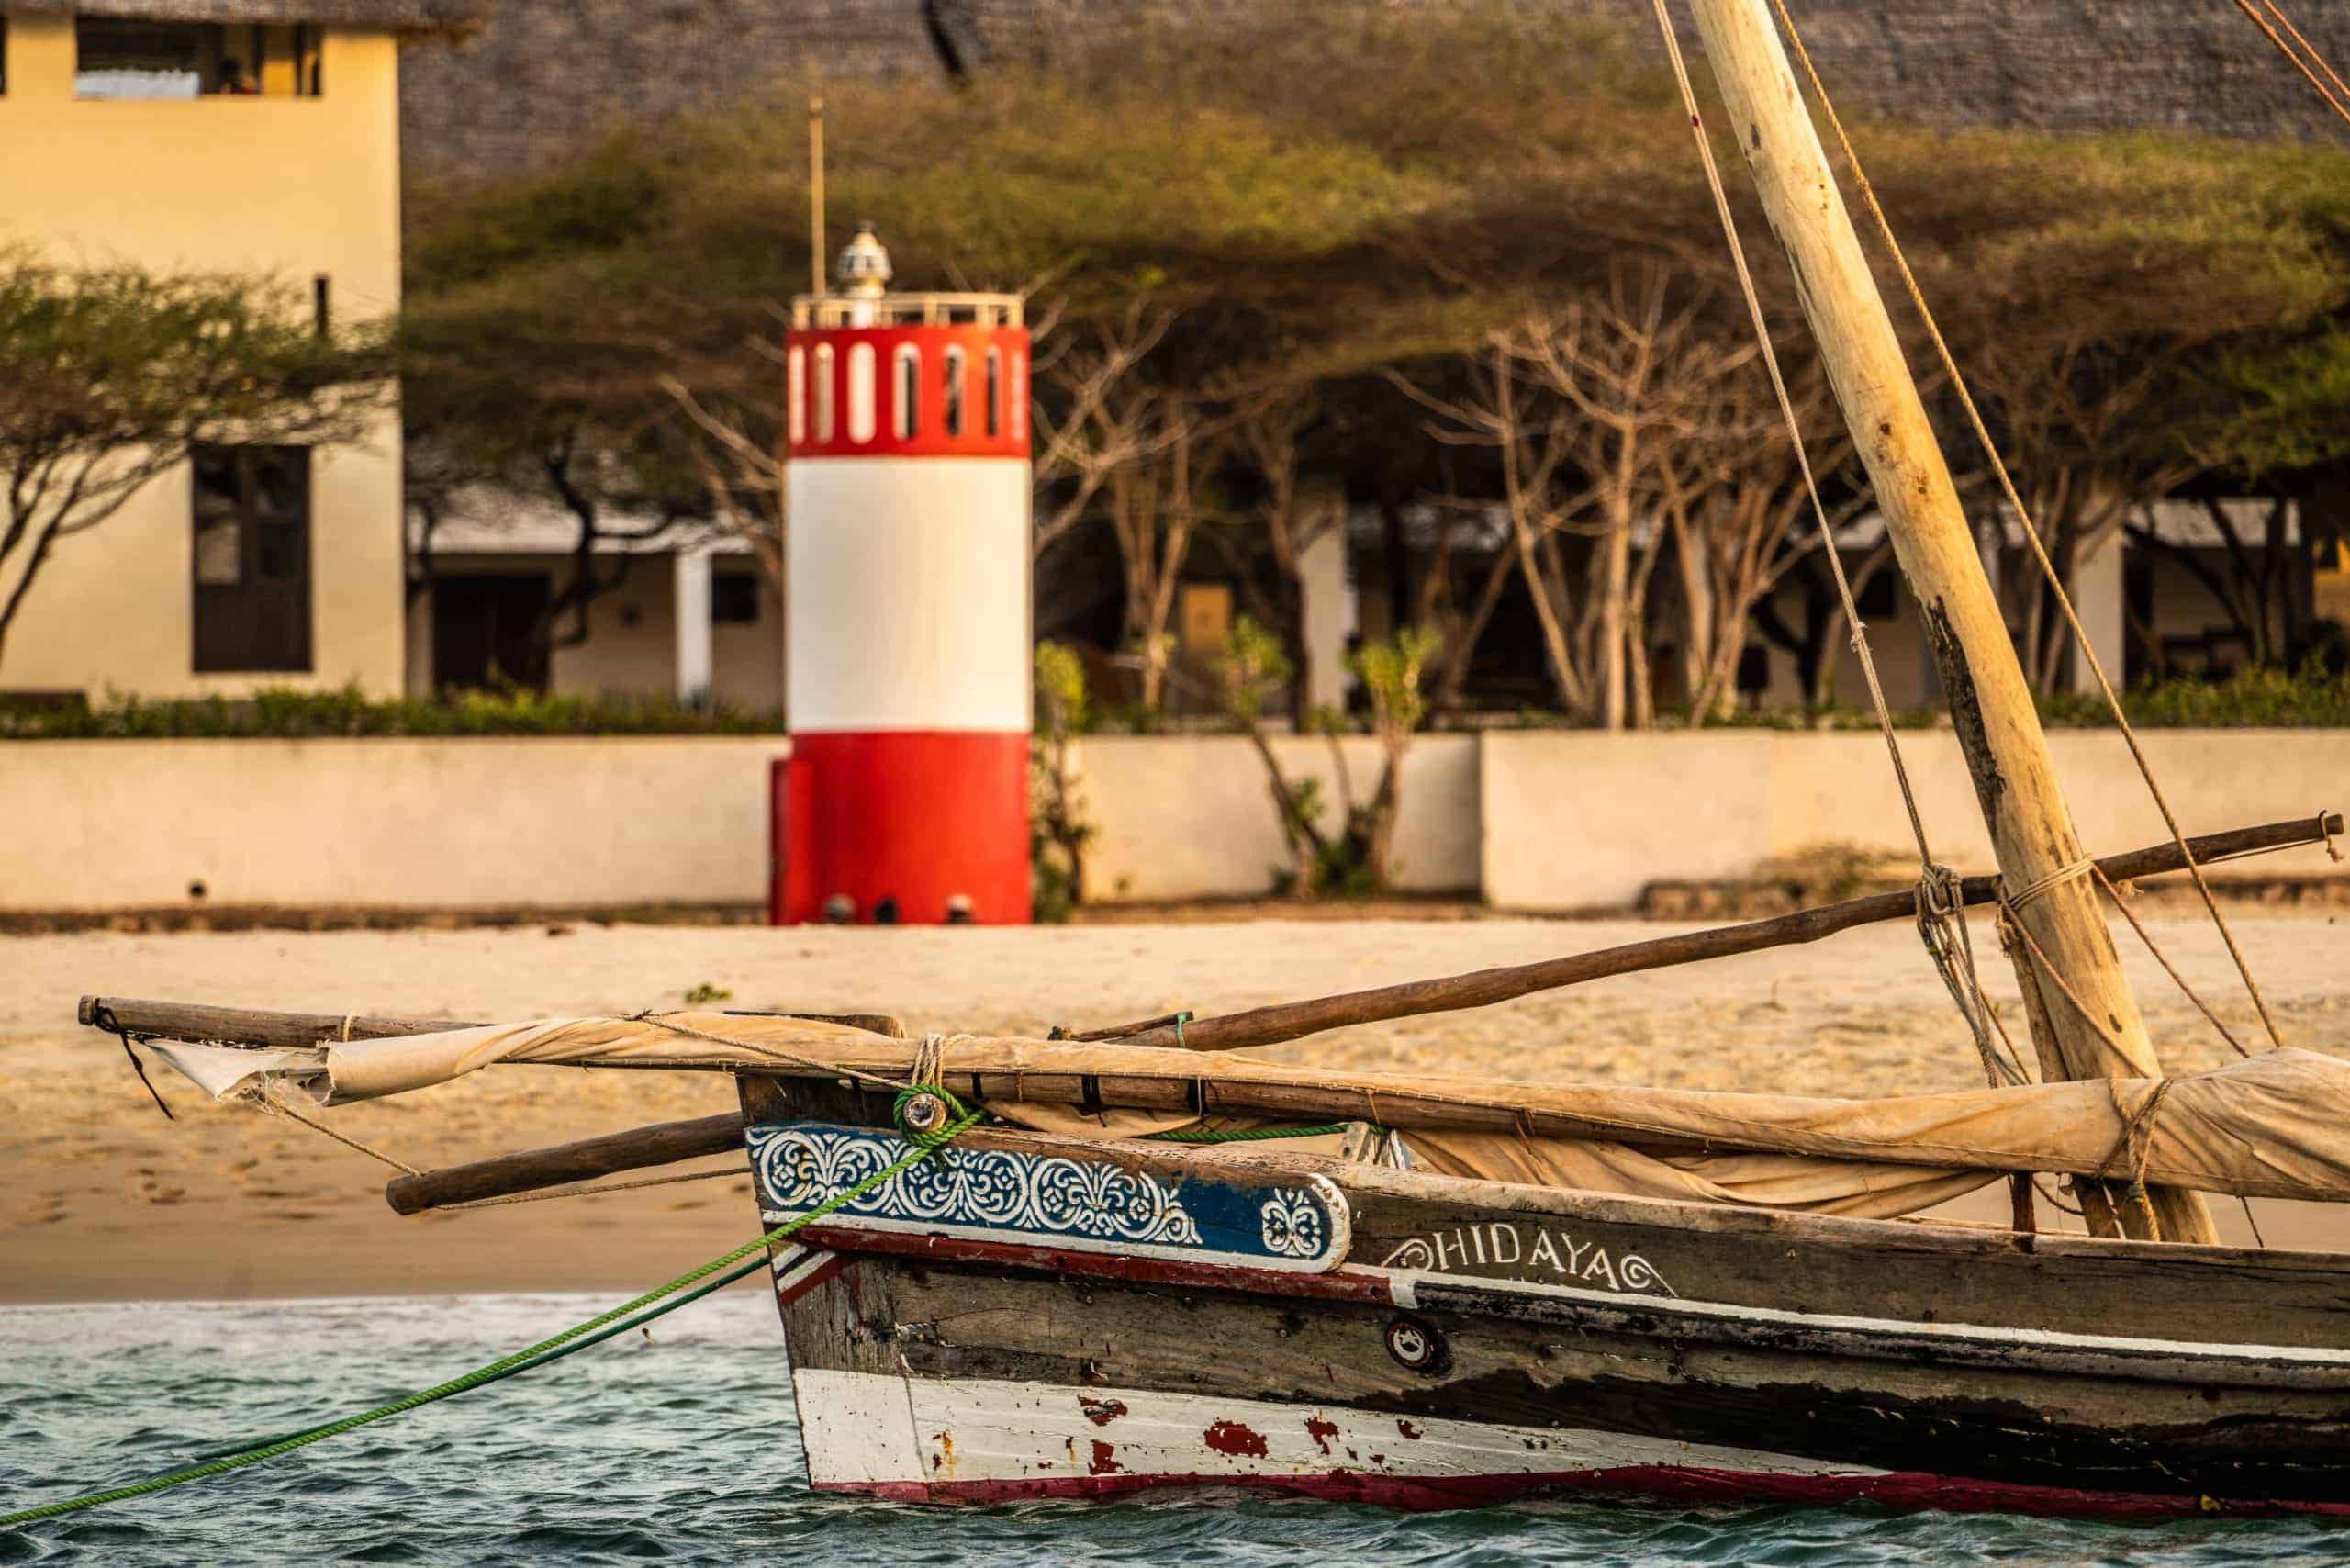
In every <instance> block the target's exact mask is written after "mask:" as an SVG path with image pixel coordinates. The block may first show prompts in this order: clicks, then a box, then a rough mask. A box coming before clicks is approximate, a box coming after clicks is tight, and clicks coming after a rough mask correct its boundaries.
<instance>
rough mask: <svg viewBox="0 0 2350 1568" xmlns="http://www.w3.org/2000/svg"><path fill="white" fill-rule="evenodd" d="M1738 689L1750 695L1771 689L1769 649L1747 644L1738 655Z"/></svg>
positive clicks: (1756, 694)
mask: <svg viewBox="0 0 2350 1568" xmlns="http://www.w3.org/2000/svg"><path fill="white" fill-rule="evenodd" d="M1738 689H1739V690H1740V691H1741V692H1744V693H1746V694H1748V695H1750V696H1759V695H1761V694H1762V693H1763V692H1765V691H1768V690H1769V689H1771V650H1770V649H1768V648H1764V647H1757V646H1755V645H1753V644H1749V645H1748V646H1747V647H1746V648H1744V649H1743V650H1741V651H1740V654H1739V655H1738Z"/></svg>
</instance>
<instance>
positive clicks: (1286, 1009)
mask: <svg viewBox="0 0 2350 1568" xmlns="http://www.w3.org/2000/svg"><path fill="white" fill-rule="evenodd" d="M2341 831H2342V818H2341V816H2340V815H2339V814H2336V813H2324V814H2322V815H2319V816H2316V817H2302V818H2300V819H2299V820H2297V821H2294V822H2286V823H2267V824H2266V825H2265V826H2261V827H2244V828H2238V829H2236V830H2235V831H2234V832H2233V833H2214V834H2205V835H2204V836H2202V837H2200V838H2191V839H2188V841H2187V842H2188V847H2189V848H2190V849H2192V850H2193V851H2194V852H2195V858H2196V861H2197V863H2198V864H2199V865H2209V864H2210V863H2211V862H2213V861H2215V860H2225V859H2229V858H2232V857H2236V856H2241V855H2256V854H2259V853H2262V852H2263V851H2266V850H2271V849H2286V848H2290V847H2292V846H2296V845H2302V844H2316V843H2318V842H2320V841H2321V840H2322V839H2323V838H2324V837H2325V836H2326V835H2327V834H2337V833H2340V832H2341ZM2097 864H2098V869H2099V870H2101V871H2103V872H2104V873H2105V874H2106V876H2107V877H2108V878H2109V879H2111V880H2113V881H2116V882H2126V881H2128V880H2130V879H2132V878H2136V877H2153V876H2159V875H2161V874H2162V873H2164V872H2165V871H2180V870H2184V869H2186V868H2187V862H2186V860H2185V858H2184V857H2181V856H2180V854H2179V852H2178V846H2177V845H2176V844H2174V843H2171V842H2169V841H2168V840H2165V841H2164V842H2163V843H2161V844H2156V845H2149V846H2147V847H2145V848H2143V849H2133V850H2131V851H2130V852H2129V853H2127V854H2125V855H2109V856H2107V857H2105V858H2104V859H2102V860H2099V861H2098V863H2097ZM1998 896H1999V879H1998V878H1997V877H1969V878H1967V879H1966V880H1965V882H1964V898H1965V902H1968V903H1970V904H1986V903H1992V902H1997V898H1998ZM1915 913H1917V902H1916V900H1915V898H1914V896H1913V895H1912V894H1910V893H1908V892H1897V893H1875V894H1872V895H1871V896H1869V897H1867V898H1859V899H1847V900H1845V901H1844V902H1841V903H1831V904H1822V905H1820V906H1819V907H1818V908H1816V909H1806V910H1798V911H1796V913H1793V914H1782V915H1774V916H1773V917H1772V918H1771V919H1769V920H1755V921H1749V922H1747V923H1745V924H1740V925H1718V926H1715V927H1713V928H1711V929H1709V930H1705V931H1691V932H1686V933H1684V934H1683V935H1678V936H1658V937H1653V938H1651V939H1650V940H1648V941H1646V942H1629V943H1626V944H1625V945H1623V946H1617V947H1601V948H1597V949H1595V950H1594V951H1592V952H1588V953H1570V954H1568V955H1567V956H1566V957H1565V958H1545V959H1542V960H1541V961H1540V962H1539V963H1532V964H1513V965H1509V966H1506V967H1505V968H1501V969H1476V970H1473V971H1472V972H1470V973H1468V974H1462V975H1446V976H1443V977H1441V978H1439V979H1436V980H1407V981H1405V982H1404V983H1403V984H1401V985H1386V986H1378V987H1374V988H1373V989H1371V990H1370V991H1344V992H1341V993H1340V994H1338V995H1337V996H1321V997H1315V998H1313V999H1311V1000H1309V1001H1304V1002H1277V1003H1275V1004H1274V1005H1272V1006H1270V1007H1254V1008H1250V1009H1249V1010H1248V1011H1247V1012H1245V1013H1227V1014H1224V1015H1223V1016H1221V1017H1215V1018H1199V1019H1192V1020H1188V1021H1186V1022H1185V1024H1184V1025H1183V1026H1182V1027H1181V1029H1180V1030H1179V1029H1177V1028H1176V1027H1175V1026H1174V1025H1173V1021H1172V1020H1171V1019H1157V1018H1154V1019H1149V1020H1147V1021H1145V1022H1143V1023H1139V1024H1130V1025H1125V1026H1124V1027H1123V1028H1113V1029H1095V1030H1089V1031H1087V1032H1086V1033H1084V1034H1082V1035H1078V1036H1073V1037H1074V1038H1076V1039H1080V1040H1096V1039H1116V1040H1118V1041H1120V1042H1121V1043H1123V1044H1125V1045H1132V1046H1187V1047H1190V1048H1192V1050H1195V1051H1233V1050H1241V1049H1244V1048H1246V1047H1249V1046H1270V1045H1277V1044H1279V1043H1280V1042H1281V1041H1283V1040H1294V1039H1296V1038H1298V1037H1299V1036H1302V1035H1313V1034H1318V1033H1320V1032H1321V1031H1322V1030H1325V1029H1343V1028H1345V1027H1347V1026H1348V1025H1353V1024H1375V1023H1379V1022H1381V1021H1382V1020H1384V1019H1389V1018H1410V1017H1414V1016H1416V1015H1417V1014H1423V1013H1449V1012H1452V1011H1454V1010H1455V1009H1458V1008H1463V1007H1490V1006H1492V1005H1493V1004H1494V1003H1495V1002H1509V1001H1512V1000H1514V999H1516V998H1517V997H1521V996H1529V995H1531V994H1533V993H1534V992H1536V991H1552V990H1556V989H1557V988H1559V987H1561V986H1570V985H1580V984H1582V983H1583V981H1585V980H1604V979H1606V978H1607V977H1608V976H1610V975H1628V974H1635V973H1638V972H1639V971H1640V970H1642V969H1663V968H1665V967H1666V966H1668V965H1672V964H1690V963H1695V962H1697V961H1698V960H1699V959H1702V958H1729V957H1730V956H1732V955H1734V954H1739V953H1752V952H1756V951H1759V950H1760V949H1762V948H1765V947H1783V946H1792V945H1794V944H1796V943H1799V942H1817V941H1818V940H1819V939H1820V938H1821V937H1823V936H1832V935H1835V934H1836V933H1838V932H1840V931H1850V930H1852V928H1853V927H1854V926H1856V925H1868V924H1874V923H1875V922H1878V921H1885V920H1904V919H1908V918H1909V917H1910V916H1912V915H1914V914H1915Z"/></svg>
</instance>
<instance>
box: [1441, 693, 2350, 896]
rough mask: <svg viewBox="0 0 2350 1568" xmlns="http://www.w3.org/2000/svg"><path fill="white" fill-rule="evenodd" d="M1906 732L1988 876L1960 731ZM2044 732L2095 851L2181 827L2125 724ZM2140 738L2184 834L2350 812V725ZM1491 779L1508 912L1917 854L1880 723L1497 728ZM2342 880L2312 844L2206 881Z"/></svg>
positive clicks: (1918, 781)
mask: <svg viewBox="0 0 2350 1568" xmlns="http://www.w3.org/2000/svg"><path fill="white" fill-rule="evenodd" d="M1900 739H1901V751H1902V756H1904V757H1905V758H1906V759H1907V760H1908V765H1909V777H1910V781H1911V784H1912V787H1913V788H1914V789H1915V790H1916V791H1917V795H1918V804H1919V814H1920V815H1921V816H1923V818H1924V819H1925V823H1926V833H1927V837H1928V840H1929V842H1930V845H1931V846H1932V848H1933V851H1934V857H1935V858H1936V859H1938V860H1940V861H1942V862H1943V863H1944V864H1946V865H1952V866H1955V867H1957V868H1959V869H1961V870H1963V871H1969V872H1974V871H1988V870H1991V869H1992V868H1993V863H1992V859H1991V845H1990V839H1989V837H1988V835H1987V834H1986V833H1985V831H1984V828H1983V822H1982V815H1981V812H1980V810H1979V808H1978V807H1977V806H1976V804H1975V790H1974V787H1973V786H1972V784H1970V783H1969V781H1968V779H1967V775H1966V766H1965V763H1964V760H1963V759H1962V758H1961V757H1960V756H1959V751H1958V741H1957V738H1956V737H1955V736H1954V735H1953V734H1951V733H1950V732H1948V731H1946V730H1929V731H1917V732H1905V733H1904V734H1902V735H1901V737H1900ZM2048 739H2049V745H2050V746H2051V748H2052V749H2053V752H2054V754H2055V759H2056V775H2057V778H2059V779H2060V780H2061V781H2062V782H2063V784H2064V787H2065V796H2066V798H2067V799H2068V800H2069V801H2071V803H2072V808H2073V821H2074V823H2075V824H2076V826H2077V828H2078V829H2079V831H2080V834H2081V838H2082V841H2083V843H2084V844H2085V845H2086V846H2087V847H2088V848H2089V849H2090V850H2091V851H2092V852H2093V853H2096V854H2100V855H2102V854H2110V853H2113V852H2115V851H2118V850H2123V849H2135V848H2138V847H2139V846H2143V845H2148V844H2158V843H2160V842H2162V841H2163V840H2164V839H2165V838H2166V837H2168V836H2169V834H2168V833H2167V831H2166V830H2165V828H2164V826H2163V820H2162V816H2161V814H2160V813H2159V812H2157V811H2156V810H2155V809H2154V801H2153V800H2152V798H2151V797H2150V796H2149V795H2148V794H2147V792H2146V787H2145V785H2144V783H2143V781H2142V780H2141V779H2140V778H2139V777H2138V770H2137V767H2136V766H2135V765H2134V764H2133V763H2132V761H2131V758H2130V751H2129V747H2128V746H2127V745H2125V744H2124V743H2123V741H2122V739H2121V734H2120V732H2118V731H2115V730H2060V731H2053V732H2051V733H2050V734H2049V737H2048ZM2140 739H2141V740H2142V742H2143V745H2145V748H2146V756H2147V760H2148V762H2149V763H2150V764H2151V766H2152V767H2153V768H2154V777H2155V778H2157V779H2159V780H2160V781H2161V783H2162V786H2163V790H2164V792H2165V795H2166V796H2167V797H2168V798H2169V800H2170V802H2171V807H2172V809H2173V811H2175V812H2177V815H2178V819H2179V825H2180V827H2181V828H2182V829H2183V830H2184V831H2186V832H2187V833H2188V834H2201V833H2217V832H2220V831H2221V830H2223V829H2227V828H2233V827H2248V826H2251V825H2253V824H2254V823H2267V822H2281V821H2283V820H2285V819H2287V818H2289V817H2297V816H2302V815H2309V816H2314V815H2316V814H2317V812H2318V811H2319V810H2320V809H2321V808H2322V809H2325V810H2331V811H2350V730H2153V731H2143V732H2141V734H2140ZM1481 778H1482V781H1483V793H1482V796H1481V798H1480V802H1479V815H1480V817H1481V819H1482V821H1483V827H1484V845H1485V850H1484V857H1483V890H1484V894H1485V897H1486V899H1487V900H1488V901H1489V902H1493V903H1494V904H1496V905H1498V906H1500V907H1502V908H1505V909H1525V910H1576V909H1593V908H1610V907H1620V906H1622V905H1624V904H1627V903H1629V902H1632V901H1633V900H1635V899H1637V898H1638V897H1639V894H1640V890H1641V889H1642V888H1643V887H1645V886H1646V885H1647V884H1648V883H1650V882H1651V881H1656V880H1705V879H1718V878H1732V877H1740V876H1744V875H1748V874H1750V873H1751V871H1752V870H1753V869H1754V867H1755V865H1756V863H1757V862H1758V861H1761V860H1763V859H1767V858H1769V857H1773V856H1779V855H1786V854H1790V853H1792V852H1794V851H1796V850H1798V849H1801V848H1804V847H1805V846H1809V845H1815V844H1825V843H1843V844H1858V845H1863V846H1868V847H1871V848H1880V849H1885V850H1888V851H1891V852H1893V853H1895V854H1898V855H1903V856H1909V855H1914V854H1915V853H1916V851H1915V849H1914V848H1913V847H1912V841H1911V839H1910V836H1909V825H1908V817H1907V816H1906V814H1905V813H1904V812H1903V811H1902V808H1901V797H1900V793H1899V791H1898V790H1897V789H1896V787H1895V785H1894V781H1893V769H1892V767H1891V766H1890V764H1889V763H1888V762H1887V761H1886V755H1885V742H1884V741H1883V739H1881V738H1880V737H1879V736H1878V735H1877V734H1875V733H1874V732H1873V731H1870V732H1858V733H1852V732H1848V733H1841V734H1813V733H1807V732H1788V731H1775V730H1714V731H1705V732H1699V733H1696V734H1686V733H1684V734H1639V735H1596V734H1589V733H1582V734H1577V733H1574V732H1566V731H1551V732H1544V733H1526V732H1519V733H1515V734H1489V735H1487V736H1486V737H1485V755H1484V760H1483V768H1482V770H1481ZM2345 848H2350V845H2345ZM2345 872H2350V866H2344V865H2337V864H2335V863H2333V862H2332V861H2329V860H2328V859H2327V858H2326V856H2325V852H2324V851H2323V850H2322V849H2321V848H2318V847H2316V846H2311V847H2310V848H2307V849H2300V850H2293V851H2289V852H2285V853H2279V854H2276V855H2266V856H2262V857H2259V858H2258V859H2256V860H2251V861H2245V862H2243V863H2240V864H2236V865H2230V866H2225V867H2221V868H2215V869H2214V870H2213V871H2212V873H2211V874H2212V876H2213V877H2214V878H2219V877H2224V876H2238V877H2242V876H2247V875H2249V876H2255V877H2319V876H2329V875H2331V876H2339V875H2343V874H2344V873H2345Z"/></svg>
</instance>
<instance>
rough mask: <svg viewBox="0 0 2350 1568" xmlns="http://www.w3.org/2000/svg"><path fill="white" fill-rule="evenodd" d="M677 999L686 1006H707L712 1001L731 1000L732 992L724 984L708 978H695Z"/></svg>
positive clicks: (732, 998) (732, 997)
mask: <svg viewBox="0 0 2350 1568" xmlns="http://www.w3.org/2000/svg"><path fill="white" fill-rule="evenodd" d="M679 1000H680V1001H682V1002H684V1003H685V1004H686V1005H687V1006H688V1007H707V1006H709V1005H710V1004H711V1002H732V1001H733V1000H734V993H733V991H730V990H728V989H727V988H726V987H725V986H722V985H715V984H712V983H711V981H709V980H696V981H695V982H694V983H693V984H692V985H689V986H688V987H687V988H686V989H685V991H684V993H683V995H682V996H681V997H680V998H679Z"/></svg>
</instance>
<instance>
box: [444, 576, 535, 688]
mask: <svg viewBox="0 0 2350 1568" xmlns="http://www.w3.org/2000/svg"><path fill="white" fill-rule="evenodd" d="M553 591H554V585H553V583H552V582H551V580H550V579H549V578H548V577H547V575H546V574H545V573H543V572H536V573H528V574H524V573H514V574H493V575H485V576H482V577H435V578H434V579H433V581H432V684H433V685H434V686H436V687H439V688H441V689H443V690H447V689H452V688H458V689H467V690H476V691H480V690H490V689H497V688H500V687H506V686H519V687H525V688H528V689H531V690H533V691H543V690H545V689H546V685H547V658H546V648H545V644H543V641H542V640H541V639H540V638H539V637H538V636H537V635H536V633H537V630H538V623H539V618H540V617H541V616H543V615H544V614H545V613H546V608H547V599H549V597H550V596H551V595H552V593H553Z"/></svg>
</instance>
